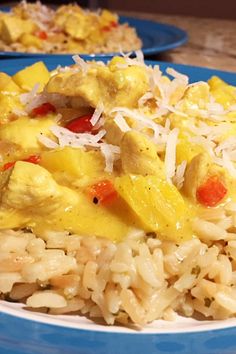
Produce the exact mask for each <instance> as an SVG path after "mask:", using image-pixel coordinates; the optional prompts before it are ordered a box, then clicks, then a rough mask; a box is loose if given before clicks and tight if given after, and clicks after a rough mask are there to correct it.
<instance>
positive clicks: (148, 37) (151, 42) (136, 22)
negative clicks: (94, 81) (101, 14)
mask: <svg viewBox="0 0 236 354" xmlns="http://www.w3.org/2000/svg"><path fill="white" fill-rule="evenodd" d="M1 10H2V11H6V12H8V11H9V7H0V11H1ZM120 22H121V23H126V22H128V23H129V25H130V26H132V27H135V28H136V30H137V33H138V35H139V37H140V38H141V40H142V42H143V47H142V51H143V53H144V55H145V56H148V55H153V54H157V53H160V52H164V51H167V50H170V49H174V48H176V47H178V46H180V45H182V44H184V43H185V42H186V41H187V39H188V36H187V33H186V32H185V31H183V30H182V29H180V28H178V27H175V26H172V25H167V24H163V23H158V22H154V21H149V20H141V19H137V18H133V17H125V16H120ZM115 54H116V53H105V54H95V55H94V54H91V55H84V54H82V55H81V56H82V57H83V58H86V59H90V58H91V57H93V58H94V57H97V58H104V57H113V56H114V55H115ZM48 55H49V54H42V53H22V52H0V58H1V57H39V56H40V57H41V56H48ZM51 55H52V56H58V57H60V58H62V57H66V56H68V55H67V54H51ZM69 56H71V55H69Z"/></svg>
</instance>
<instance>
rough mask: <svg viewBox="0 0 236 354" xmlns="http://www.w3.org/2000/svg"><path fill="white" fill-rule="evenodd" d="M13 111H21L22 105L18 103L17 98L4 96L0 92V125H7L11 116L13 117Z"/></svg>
mask: <svg viewBox="0 0 236 354" xmlns="http://www.w3.org/2000/svg"><path fill="white" fill-rule="evenodd" d="M15 109H19V110H20V109H22V104H21V103H20V101H19V98H18V96H14V95H8V94H4V93H2V92H1V90H0V123H1V124H5V123H8V122H9V120H10V119H11V116H12V114H13V115H14V110H15ZM1 128H2V127H1ZM18 135H19V131H18Z"/></svg>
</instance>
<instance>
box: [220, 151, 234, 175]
mask: <svg viewBox="0 0 236 354" xmlns="http://www.w3.org/2000/svg"><path fill="white" fill-rule="evenodd" d="M222 161H223V165H224V167H225V168H226V169H227V170H228V171H229V174H230V175H231V176H232V177H233V178H236V168H235V166H234V164H233V162H232V161H231V160H230V158H229V155H228V154H227V152H226V151H223V153H222Z"/></svg>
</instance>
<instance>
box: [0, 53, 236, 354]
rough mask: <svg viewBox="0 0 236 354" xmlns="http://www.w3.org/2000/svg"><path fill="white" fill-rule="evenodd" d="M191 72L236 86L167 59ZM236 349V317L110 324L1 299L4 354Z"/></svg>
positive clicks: (195, 77)
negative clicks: (26, 307)
mask: <svg viewBox="0 0 236 354" xmlns="http://www.w3.org/2000/svg"><path fill="white" fill-rule="evenodd" d="M43 60H44V62H45V64H46V65H47V66H48V68H49V69H50V70H52V69H54V68H55V67H57V65H58V64H60V65H62V66H63V65H70V64H71V63H72V59H71V58H69V57H68V58H61V59H60V60H59V59H58V58H55V57H45V58H44V59H43ZM35 61H36V59H34V58H24V59H19V60H2V61H1V70H2V69H3V68H4V71H5V72H6V73H8V74H14V73H15V72H17V71H18V70H20V69H22V68H24V67H25V66H27V65H31V64H32V63H34V62H35ZM147 64H151V65H154V64H158V65H160V68H161V69H162V70H163V71H164V70H165V69H166V68H167V67H169V66H171V67H173V68H174V69H176V70H178V71H179V72H181V73H184V74H186V75H188V76H189V77H190V81H191V82H194V81H199V80H207V79H209V78H210V77H211V76H212V75H218V76H220V77H221V78H222V79H223V80H226V81H227V82H229V83H231V84H233V85H236V73H229V72H223V71H217V70H211V69H206V68H200V67H191V66H186V65H178V64H172V63H165V62H147ZM127 352H128V353H129V354H144V353H150V354H172V353H173V354H190V353H193V354H235V353H236V319H229V320H226V321H207V320H205V321H199V320H195V319H191V318H183V317H178V320H177V321H176V322H167V321H162V320H160V321H155V322H153V323H152V324H150V325H148V326H146V327H145V329H143V330H141V331H139V330H137V328H136V329H135V328H134V327H129V328H125V327H121V326H113V327H109V326H105V325H103V324H94V322H92V321H90V320H89V319H87V318H85V317H83V316H70V315H66V316H49V315H46V314H39V313H33V312H29V311H26V310H24V309H23V306H22V305H21V304H14V303H7V302H4V301H0V353H1V354H62V353H63V354H95V353H96V354H126V353H127Z"/></svg>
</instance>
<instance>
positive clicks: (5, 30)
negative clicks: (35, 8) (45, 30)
mask: <svg viewBox="0 0 236 354" xmlns="http://www.w3.org/2000/svg"><path fill="white" fill-rule="evenodd" d="M35 29H36V25H35V24H34V23H33V22H32V21H30V20H22V19H20V18H18V17H16V16H5V17H4V18H3V19H2V21H1V38H2V39H3V41H4V42H6V43H9V44H10V43H14V42H16V41H17V40H18V39H19V38H20V36H21V35H22V34H23V33H32V32H33V31H35Z"/></svg>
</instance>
